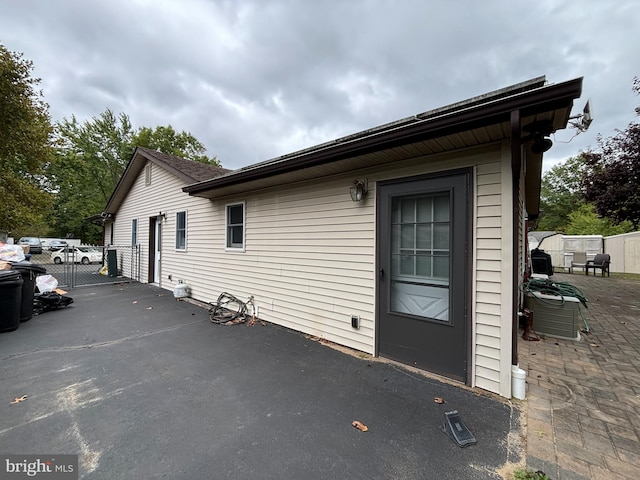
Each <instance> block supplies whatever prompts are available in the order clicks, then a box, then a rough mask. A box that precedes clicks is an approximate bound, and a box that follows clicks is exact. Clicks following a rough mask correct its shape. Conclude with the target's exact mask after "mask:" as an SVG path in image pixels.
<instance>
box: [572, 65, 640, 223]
mask: <svg viewBox="0 0 640 480" xmlns="http://www.w3.org/2000/svg"><path fill="white" fill-rule="evenodd" d="M633 90H634V91H635V93H636V94H640V79H638V77H636V78H635V79H634V85H633ZM636 113H637V114H638V115H640V108H637V109H636ZM598 144H599V147H600V148H599V151H590V152H586V153H585V154H584V157H585V159H586V162H587V165H588V167H589V170H588V173H587V174H586V175H585V178H584V182H583V187H584V193H585V198H586V199H587V201H589V202H591V203H593V204H594V205H595V207H596V211H597V212H598V214H599V215H601V216H603V217H610V218H612V219H613V220H614V221H615V222H617V223H620V222H623V221H625V220H626V221H629V222H631V223H632V224H633V227H634V229H637V228H638V226H640V123H639V122H635V123H631V124H629V126H628V127H627V128H626V129H625V130H620V131H618V133H617V134H616V135H614V136H613V137H610V138H606V139H603V138H599V139H598Z"/></svg>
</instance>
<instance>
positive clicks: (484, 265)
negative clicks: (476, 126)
mask: <svg viewBox="0 0 640 480" xmlns="http://www.w3.org/2000/svg"><path fill="white" fill-rule="evenodd" d="M469 166H471V167H475V168H474V180H475V181H474V199H473V202H474V205H473V211H475V213H476V216H475V218H473V219H472V220H471V221H472V236H473V238H472V251H471V256H472V260H473V271H472V272H471V275H472V279H473V286H472V295H473V296H472V304H471V307H472V308H471V312H470V317H471V322H472V334H471V336H470V341H471V344H472V354H473V357H472V358H473V361H472V365H470V366H469V369H470V375H471V381H472V384H473V385H474V386H478V387H481V388H483V389H486V390H489V391H491V392H495V393H499V394H501V395H504V396H509V393H510V392H509V393H507V390H508V389H510V367H509V363H510V360H511V350H510V342H511V317H512V315H511V294H510V293H509V292H508V290H509V289H510V287H508V285H510V277H511V273H510V272H511V267H512V256H511V250H512V243H511V232H510V230H509V229H510V228H511V223H512V220H511V212H512V209H511V206H510V204H509V202H510V201H511V197H510V189H511V177H510V174H509V172H510V163H509V161H508V158H506V156H505V154H504V149H503V150H502V151H501V146H500V145H499V144H494V145H491V146H488V147H485V148H481V149H476V150H468V151H465V152H463V153H460V152H453V153H449V154H446V155H437V156H435V155H434V156H431V157H419V158H415V159H410V160H403V161H396V162H393V164H392V165H391V166H389V167H386V168H385V167H384V166H381V167H376V168H372V169H369V170H366V171H359V172H350V173H346V174H341V175H336V176H332V177H325V178H317V179H315V180H314V181H309V182H304V183H298V184H290V185H287V188H272V189H268V190H261V191H255V192H251V193H244V194H242V195H238V196H229V197H226V198H220V199H215V200H207V199H203V198H198V197H190V196H189V195H187V194H186V193H184V192H182V187H184V186H185V184H184V183H183V182H182V181H180V180H178V179H177V178H176V177H174V176H173V175H171V174H170V173H168V172H166V171H165V170H163V169H162V168H159V167H157V166H156V168H155V169H154V172H153V175H154V177H153V183H152V184H151V185H148V186H145V175H144V174H143V173H141V175H140V178H138V179H137V180H136V182H135V184H134V185H133V187H132V188H131V190H130V192H129V195H128V197H127V198H126V200H125V201H124V203H123V205H122V207H121V208H120V210H119V211H118V212H117V218H118V222H121V221H126V222H130V221H131V219H132V218H134V217H137V218H138V219H139V226H138V229H139V233H138V237H139V239H138V243H139V244H140V245H141V248H142V253H141V265H142V269H141V270H142V276H141V277H142V278H141V280H142V281H146V279H147V273H146V272H147V271H148V256H149V252H148V249H149V231H148V230H149V225H150V222H149V219H150V218H151V217H154V216H155V215H157V214H158V212H159V211H162V212H166V214H167V217H166V220H165V221H164V222H163V224H162V232H163V242H162V246H163V248H162V257H161V258H162V266H161V278H160V286H161V287H163V288H166V289H169V290H171V289H173V287H174V286H175V284H176V283H177V281H178V280H183V281H184V282H185V283H187V284H189V286H190V288H191V292H192V297H193V298H195V299H197V300H201V301H204V302H213V301H215V299H216V298H217V297H218V295H220V294H221V293H222V292H228V293H231V294H233V295H235V296H236V297H238V298H240V299H242V300H246V299H248V298H249V296H254V298H255V304H256V306H257V307H258V309H259V312H258V313H259V317H260V318H262V319H264V320H266V321H269V322H272V323H276V324H279V325H283V326H285V327H288V328H291V329H294V330H297V331H300V332H303V333H305V334H308V335H313V336H317V337H321V338H324V339H327V340H330V341H332V342H336V343H338V344H340V345H344V346H347V347H351V348H354V349H357V350H360V351H363V352H367V353H373V352H374V350H375V306H376V275H375V265H376V260H375V245H376V240H375V225H376V219H375V204H376V182H377V181H379V180H386V179H392V178H403V177H409V176H412V175H421V174H425V173H432V172H438V171H443V170H449V169H457V168H462V167H469ZM355 177H368V179H369V192H368V194H367V196H366V197H365V198H364V199H363V201H361V202H358V203H354V202H352V201H351V198H350V196H349V187H350V186H351V185H352V182H353V178H355ZM240 203H242V204H243V205H244V208H243V210H244V221H243V227H244V228H243V230H244V231H243V244H244V253H243V254H241V255H234V254H230V252H229V249H228V248H227V206H228V205H232V204H240ZM178 211H188V222H189V226H188V236H189V238H188V241H189V248H188V251H184V252H177V251H176V250H175V249H174V248H173V246H174V245H173V243H174V238H175V236H174V235H175V234H174V232H175V218H176V216H175V213H176V212H178ZM116 234H117V235H116V237H118V235H119V233H118V232H117V231H116ZM127 240H128V239H127ZM117 242H118V239H117V238H116V243H117ZM169 275H171V277H172V280H169V279H168V276H169ZM351 315H358V316H359V317H360V328H359V329H353V328H352V327H351ZM504 365H507V368H506V373H505V372H504V371H503V370H505V368H504ZM505 375H507V377H506V378H505Z"/></svg>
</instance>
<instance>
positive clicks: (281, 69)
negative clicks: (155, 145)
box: [0, 0, 640, 169]
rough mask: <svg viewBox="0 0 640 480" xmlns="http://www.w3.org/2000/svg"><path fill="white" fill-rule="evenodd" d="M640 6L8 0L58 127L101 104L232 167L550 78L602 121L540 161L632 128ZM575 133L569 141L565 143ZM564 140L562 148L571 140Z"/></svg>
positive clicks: (496, 0)
mask: <svg viewBox="0 0 640 480" xmlns="http://www.w3.org/2000/svg"><path fill="white" fill-rule="evenodd" d="M639 20H640V4H639V2H638V1H637V0H627V1H625V0H616V1H613V0H611V1H607V0H581V1H570V2H569V1H566V2H565V1H560V0H557V1H551V0H536V1H524V0H504V1H500V0H483V1H480V0H478V1H476V0H466V1H465V0H459V1H453V0H420V1H419V0H171V1H170V0H55V1H52V0H2V1H1V2H0V43H2V44H4V46H5V47H6V48H8V49H9V50H11V51H15V52H22V53H24V56H25V57H26V58H27V59H30V60H32V61H33V62H34V66H35V73H34V74H35V76H38V77H40V78H42V83H41V87H42V89H43V91H44V95H45V100H46V101H47V102H48V103H49V105H50V113H51V116H52V118H53V120H61V119H63V118H70V117H71V115H75V116H76V118H78V119H79V120H81V121H84V120H87V119H91V118H92V117H95V116H99V115H100V114H101V113H102V112H104V111H105V110H106V109H107V108H110V109H111V110H113V111H114V112H116V113H120V112H122V113H125V114H127V115H128V116H129V117H130V119H131V121H132V123H133V125H134V127H136V128H137V127H142V126H145V127H156V126H158V125H168V124H170V125H172V126H173V127H174V128H175V129H176V130H178V131H180V130H185V131H189V132H191V133H192V134H193V135H194V136H195V137H196V138H198V139H199V140H200V141H201V142H203V143H204V144H205V146H206V147H207V153H208V154H209V155H217V157H218V158H219V160H220V161H221V162H222V164H223V166H225V167H227V168H238V167H241V166H245V165H249V164H252V163H255V162H259V161H263V160H267V159H270V158H273V157H276V156H279V155H283V154H286V153H290V152H292V151H295V150H298V149H301V148H305V147H309V146H313V145H316V144H318V143H321V142H324V141H327V140H331V139H334V138H337V137H340V136H343V135H347V134H351V133H355V132H358V131H361V130H364V129H366V128H370V127H373V126H376V125H380V124H383V123H387V122H390V121H394V120H397V119H400V118H404V117H408V116H411V115H414V114H417V113H421V112H424V111H427V110H430V109H433V108H437V107H441V106H444V105H446V104H449V103H453V102H457V101H460V100H464V99H467V98H469V97H472V96H475V95H480V94H483V93H486V92H488V91H491V90H495V89H498V88H502V87H505V86H508V85H511V84H514V83H518V82H521V81H524V80H527V79H530V78H533V77H536V76H539V75H546V77H547V80H548V81H549V82H551V83H559V82H562V81H565V80H570V79H573V78H576V77H584V89H583V96H582V98H581V99H580V100H578V101H577V102H576V104H575V105H574V114H578V113H580V112H581V110H582V108H583V106H584V103H585V102H586V100H587V99H588V98H590V99H591V102H592V111H593V115H594V121H593V123H592V125H591V128H590V129H589V131H587V132H585V133H582V134H580V135H578V136H576V137H575V138H572V139H571V137H572V136H573V135H574V134H575V130H565V131H562V132H558V133H557V134H556V135H555V143H554V148H553V149H551V150H550V151H549V152H548V153H547V154H546V157H545V169H548V168H549V167H550V166H551V165H553V164H555V163H556V162H558V161H561V160H564V159H566V158H568V157H570V156H572V155H576V154H577V153H578V152H580V151H581V150H585V149H587V148H589V147H596V146H597V144H596V135H597V134H598V133H600V134H602V135H603V136H605V137H606V136H610V135H612V134H614V132H615V129H616V128H625V127H626V126H627V125H628V124H629V123H630V122H632V121H635V120H636V117H635V116H634V107H635V106H637V105H639V104H640V98H638V97H636V96H635V95H634V94H633V92H632V91H631V85H632V81H633V77H634V76H637V75H640V47H639V45H640V27H639V25H640V21H639ZM570 139H571V141H570V142H569V140H570ZM567 142H569V143H567Z"/></svg>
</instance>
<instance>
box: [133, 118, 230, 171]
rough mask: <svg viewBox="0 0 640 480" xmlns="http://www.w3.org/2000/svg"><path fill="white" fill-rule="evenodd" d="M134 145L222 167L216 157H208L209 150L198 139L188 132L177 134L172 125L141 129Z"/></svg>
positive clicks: (135, 137)
mask: <svg viewBox="0 0 640 480" xmlns="http://www.w3.org/2000/svg"><path fill="white" fill-rule="evenodd" d="M132 143H133V144H134V145H137V146H140V147H147V148H152V149H154V150H158V151H160V152H163V153H168V154H170V155H175V156H177V157H182V158H188V159H190V160H195V161H197V162H202V163H208V164H211V165H216V166H218V167H219V166H221V165H220V162H218V159H217V158H216V157H215V156H213V157H208V156H207V155H206V152H207V149H206V148H205V146H204V145H203V144H202V143H201V142H199V141H198V139H197V138H196V137H194V136H193V135H191V134H190V133H187V132H180V133H177V132H176V131H175V130H174V129H173V127H172V126H171V125H167V126H166V127H163V126H160V127H156V128H155V129H153V130H152V129H151V128H148V127H142V128H139V129H138V131H137V132H136V133H135V134H134V135H133V139H132Z"/></svg>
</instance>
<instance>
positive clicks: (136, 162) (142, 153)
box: [92, 147, 230, 218]
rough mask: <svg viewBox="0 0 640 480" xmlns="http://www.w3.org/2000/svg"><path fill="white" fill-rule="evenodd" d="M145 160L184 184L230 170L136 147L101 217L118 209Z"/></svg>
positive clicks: (112, 213) (142, 167)
mask: <svg viewBox="0 0 640 480" xmlns="http://www.w3.org/2000/svg"><path fill="white" fill-rule="evenodd" d="M147 162H151V163H154V164H156V165H158V166H159V167H161V168H163V169H165V170H166V171H168V172H169V173H171V174H172V175H174V176H175V177H177V178H179V179H180V180H182V181H183V182H184V183H186V184H193V183H195V182H200V181H203V180H208V179H211V178H215V177H218V176H220V175H224V174H225V173H228V172H230V170H228V169H226V168H222V167H217V166H215V165H210V164H206V163H202V162H196V161H195V160H188V159H186V158H180V157H176V156H175V155H169V154H167V153H162V152H159V151H157V150H152V149H150V148H145V147H137V148H136V149H135V151H134V152H133V155H132V156H131V160H129V163H128V164H127V166H126V168H125V170H124V172H123V174H122V176H121V177H120V181H119V182H118V184H117V185H116V188H115V189H114V191H113V193H112V194H111V197H110V198H109V201H108V202H107V205H106V207H105V209H104V212H103V215H102V217H101V218H104V216H105V215H108V214H111V215H114V214H115V213H116V212H117V211H118V208H120V205H121V204H122V202H123V201H124V199H125V197H126V196H127V193H128V192H129V190H130V189H131V187H132V185H133V183H134V182H135V181H136V178H138V176H139V175H140V172H142V170H143V169H144V166H145V165H146V163H147ZM94 217H96V216H94ZM94 217H92V218H94Z"/></svg>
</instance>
